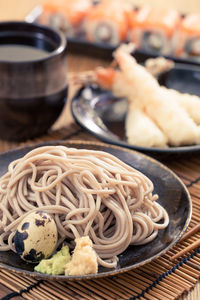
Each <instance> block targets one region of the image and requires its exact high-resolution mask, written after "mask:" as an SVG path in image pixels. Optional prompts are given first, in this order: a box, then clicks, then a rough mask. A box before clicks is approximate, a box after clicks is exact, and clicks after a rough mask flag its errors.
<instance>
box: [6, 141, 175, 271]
mask: <svg viewBox="0 0 200 300" xmlns="http://www.w3.org/2000/svg"><path fill="white" fill-rule="evenodd" d="M153 188H154V187H153V183H152V182H151V181H150V180H149V179H148V178H147V177H146V176H145V175H143V174H142V173H140V172H139V171H137V170H135V169H134V168H132V167H130V166H128V165H127V164H125V163H123V162H122V161H120V160H119V159H118V158H116V157H114V156H113V155H111V154H108V153H106V152H103V151H94V150H80V149H74V148H67V147H65V146H45V147H39V148H36V149H34V150H32V151H30V152H29V153H28V154H26V155H25V156H24V157H22V158H20V159H18V160H15V161H13V162H11V163H10V165H9V166H8V172H7V173H6V174H5V175H4V176H2V177H1V178H0V251H7V250H10V249H11V250H13V251H15V249H14V245H13V236H14V234H15V231H16V228H17V226H18V224H19V222H20V221H21V220H22V219H23V218H24V217H25V215H26V214H28V213H30V212H31V211H36V210H42V211H46V212H47V213H49V214H51V215H52V216H53V217H54V219H55V222H56V224H57V228H58V232H59V242H58V244H59V243H62V242H63V240H65V239H66V238H67V239H68V240H70V241H71V242H72V244H73V241H74V239H75V238H77V237H80V236H83V235H89V237H90V238H91V240H92V241H93V245H94V249H95V250H96V252H97V255H98V263H99V264H100V265H102V266H104V267H111V268H112V267H115V266H116V264H117V255H118V254H120V253H122V252H123V251H124V250H125V249H126V248H127V247H128V246H129V245H130V244H133V245H140V244H145V243H148V242H150V241H152V240H153V239H154V238H155V237H156V236H157V233H158V230H159V229H163V228H165V227H166V226H167V225H168V222H169V218H168V214H167V212H166V211H165V209H164V208H163V207H162V206H161V205H159V204H158V203H157V202H156V200H157V198H158V196H157V195H153V194H152V192H153ZM159 221H162V224H161V222H159Z"/></svg>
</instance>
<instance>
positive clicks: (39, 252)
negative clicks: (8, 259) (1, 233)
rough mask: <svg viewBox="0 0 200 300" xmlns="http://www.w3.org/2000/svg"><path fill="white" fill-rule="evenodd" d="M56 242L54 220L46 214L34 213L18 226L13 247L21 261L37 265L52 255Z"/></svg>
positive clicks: (56, 233)
mask: <svg viewBox="0 0 200 300" xmlns="http://www.w3.org/2000/svg"><path fill="white" fill-rule="evenodd" d="M57 240H58V231H57V227H56V223H55V221H54V219H53V218H52V217H51V216H50V215H48V214H47V213H46V212H42V211H36V212H32V213H30V214H28V215H27V216H26V217H25V218H24V219H23V220H22V221H21V223H20V224H19V225H18V227H17V231H16V233H15V236H14V245H15V249H16V252H17V253H18V254H19V255H20V257H21V258H22V259H23V260H25V261H27V262H32V263H37V262H39V261H40V260H42V259H43V258H48V257H49V256H50V255H51V254H52V253H53V251H54V250H55V247H56V244H57Z"/></svg>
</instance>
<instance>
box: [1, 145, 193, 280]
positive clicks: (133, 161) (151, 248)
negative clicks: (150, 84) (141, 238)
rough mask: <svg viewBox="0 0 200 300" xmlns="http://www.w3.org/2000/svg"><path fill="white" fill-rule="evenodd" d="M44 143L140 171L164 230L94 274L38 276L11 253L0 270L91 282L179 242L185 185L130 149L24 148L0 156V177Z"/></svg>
mask: <svg viewBox="0 0 200 300" xmlns="http://www.w3.org/2000/svg"><path fill="white" fill-rule="evenodd" d="M47 144H48V145H65V146H69V147H75V148H79V149H83V148H85V149H93V150H101V151H106V152H108V153H111V154H113V155H115V156H116V157H118V158H119V159H121V160H123V161H124V162H125V163H127V164H129V165H131V166H133V167H134V168H136V169H138V170H139V171H141V172H143V173H144V174H145V175H147V176H148V177H149V178H150V179H151V180H152V181H153V183H154V187H155V189H154V192H155V193H157V194H158V195H159V200H158V202H159V203H160V204H161V205H162V206H163V207H165V209H166V210H167V212H168V214H169V219H170V223H169V226H168V227H167V228H166V229H164V230H160V232H159V234H158V236H157V237H156V239H155V240H154V241H152V242H151V243H149V244H147V245H143V246H129V247H128V248H127V250H126V251H125V252H123V253H122V254H121V255H119V263H118V265H117V268H116V269H105V268H103V267H99V272H98V274H96V275H88V276H64V275H63V276H61V275H60V276H53V275H44V274H39V273H36V272H34V271H33V268H34V267H33V265H32V264H28V263H25V262H24V261H23V260H21V259H20V258H19V257H18V255H17V254H15V253H13V252H12V251H9V252H0V267H1V268H3V269H7V270H10V271H13V272H17V273H21V274H23V275H29V276H34V277H37V278H43V279H48V280H80V279H94V278H98V277H104V276H110V275H115V274H118V273H121V272H125V271H128V270H131V269H133V268H136V267H139V266H141V265H143V264H145V263H147V262H150V261H152V260H153V259H155V258H156V257H158V256H160V255H162V254H164V253H165V252H166V251H167V250H168V249H169V248H171V247H172V246H173V245H174V244H175V243H176V242H177V241H178V240H179V239H180V237H181V236H182V234H183V233H184V231H185V230H186V228H187V226H188V224H189V222H190V218H191V214H192V202H191V198H190V195H189V193H188V191H187V189H186V187H185V185H184V184H183V183H182V181H181V180H180V179H179V178H178V177H177V176H176V175H175V174H174V173H173V172H172V171H171V170H169V169H168V168H167V167H165V166H164V165H163V164H161V163H159V162H158V161H156V160H154V159H152V158H150V157H148V156H145V155H144V154H141V153H139V152H136V151H133V150H129V149H126V148H121V147H118V146H112V145H107V144H103V143H95V142H84V141H74V142H65V141H58V142H50V143H45V144H40V145H34V146H29V147H27V146H26V147H23V148H20V149H18V150H13V151H9V152H5V153H2V154H0V176H2V175H3V174H4V173H5V172H6V171H7V167H8V164H9V163H10V162H11V161H12V160H15V159H17V158H20V157H22V156H23V155H25V154H26V153H27V152H28V151H30V150H32V149H33V148H35V147H39V146H44V145H47Z"/></svg>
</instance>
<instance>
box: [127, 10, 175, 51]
mask: <svg viewBox="0 0 200 300" xmlns="http://www.w3.org/2000/svg"><path fill="white" fill-rule="evenodd" d="M180 19H181V17H180V15H179V13H178V12H177V11H176V10H166V9H161V8H157V7H151V6H149V5H146V6H143V7H141V8H140V9H138V11H137V13H136V14H135V15H133V16H132V18H131V19H130V31H129V40H130V41H131V42H134V43H135V44H136V45H137V47H138V48H140V49H142V50H144V51H146V52H150V53H153V54H156V55H171V54H173V52H174V50H175V39H176V29H177V27H178V25H179V23H180Z"/></svg>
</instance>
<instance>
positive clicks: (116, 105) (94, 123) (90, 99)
mask: <svg viewBox="0 0 200 300" xmlns="http://www.w3.org/2000/svg"><path fill="white" fill-rule="evenodd" d="M158 80H159V82H160V84H161V85H165V86H167V87H168V88H173V89H176V90H179V91H180V92H184V93H190V94H196V95H198V96H200V68H199V67H197V66H191V65H185V64H176V65H175V67H174V68H173V69H172V70H170V71H168V72H166V73H163V74H162V75H160V77H159V79H158ZM127 109H128V104H127V100H126V99H119V98H116V97H114V96H113V95H112V93H111V92H109V91H106V90H102V89H101V88H100V87H99V86H97V85H88V86H84V87H82V88H81V89H80V90H79V91H78V92H77V94H76V95H75V96H74V98H73V99H72V103H71V110H72V114H73V117H74V119H75V120H76V122H77V123H78V124H79V125H81V126H82V127H83V128H84V129H86V130H87V131H89V132H90V133H92V134H93V135H94V136H96V137H97V138H99V139H101V140H102V141H104V142H107V143H110V144H114V145H118V146H123V147H126V148H130V149H134V150H137V151H141V152H143V153H145V154H148V155H151V156H153V157H156V158H157V159H166V158H169V157H170V158H171V157H173V158H174V157H175V156H180V155H183V154H184V155H188V154H189V155H190V154H191V153H193V154H194V153H197V154H198V153H199V152H200V145H190V146H180V147H168V148H147V147H140V146H135V145H131V144H128V142H127V141H126V136H125V118H126V112H127Z"/></svg>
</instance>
